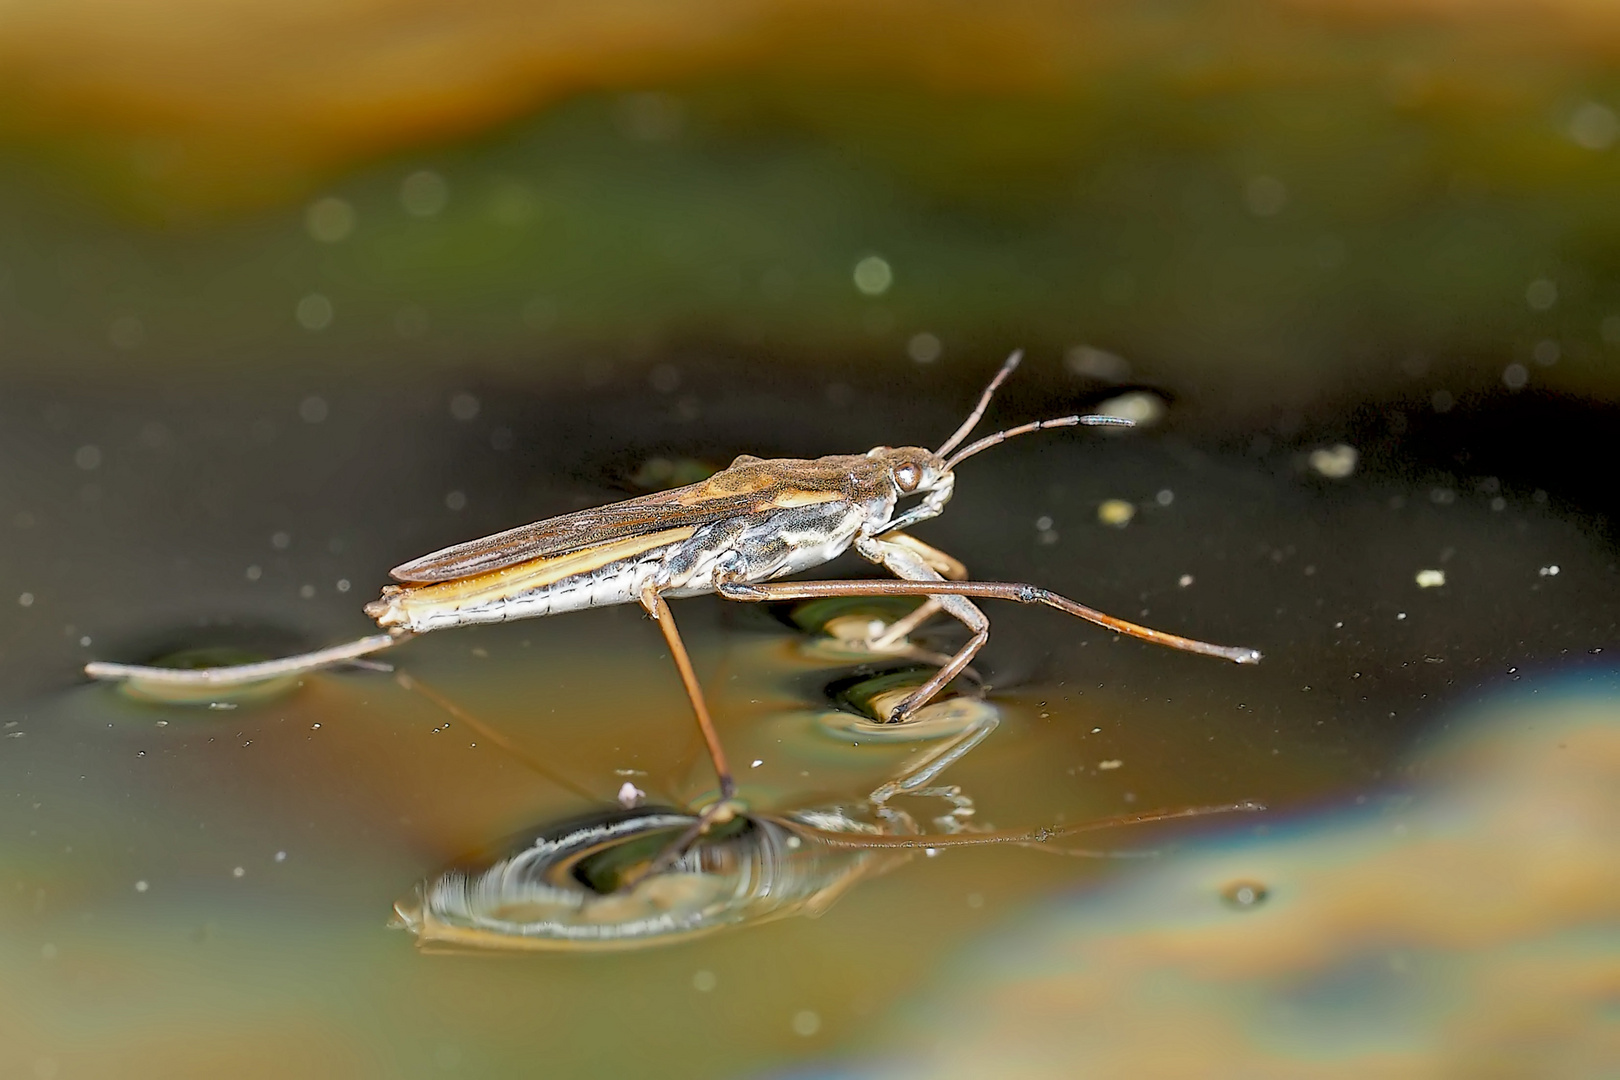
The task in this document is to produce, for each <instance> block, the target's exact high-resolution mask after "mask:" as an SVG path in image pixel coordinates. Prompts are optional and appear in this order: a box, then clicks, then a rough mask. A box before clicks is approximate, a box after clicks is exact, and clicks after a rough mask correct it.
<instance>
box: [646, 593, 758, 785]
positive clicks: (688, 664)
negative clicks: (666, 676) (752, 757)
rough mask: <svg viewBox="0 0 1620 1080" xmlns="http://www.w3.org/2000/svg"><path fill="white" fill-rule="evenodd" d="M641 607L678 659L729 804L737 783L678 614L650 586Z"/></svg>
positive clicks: (676, 663) (676, 661) (694, 711)
mask: <svg viewBox="0 0 1620 1080" xmlns="http://www.w3.org/2000/svg"><path fill="white" fill-rule="evenodd" d="M641 606H642V607H644V608H646V609H647V614H648V615H651V616H652V618H653V621H654V622H656V623H657V624H658V629H659V630H661V631H663V634H664V642H665V644H667V645H668V646H669V651H670V655H672V656H673V657H674V658H675V669H676V670H677V671H678V672H680V675H681V684H682V685H683V686H685V687H686V696H687V698H688V699H690V700H691V702H692V712H693V714H694V715H695V716H696V717H697V723H698V730H699V731H701V732H702V733H703V742H704V744H705V745H707V746H708V748H709V758H710V759H711V760H712V761H713V762H714V771H715V775H716V776H717V777H719V780H720V802H721V803H722V804H724V803H727V802H729V801H730V799H731V798H732V796H734V795H735V794H736V793H737V784H736V782H735V781H734V780H733V779H732V777H731V766H730V765H729V764H727V762H726V750H725V747H723V746H721V745H720V736H719V735H718V734H717V733H716V732H715V730H714V720H713V719H712V718H710V716H709V706H708V703H707V702H706V701H705V700H704V699H703V687H702V686H700V685H699V684H698V680H697V674H696V672H694V671H693V670H692V658H691V657H690V656H688V655H687V653H686V644H685V643H684V642H683V641H681V632H680V630H679V629H677V628H676V626H675V616H674V615H673V614H672V613H671V612H670V610H669V602H668V601H666V600H665V599H664V597H663V595H662V594H660V593H659V592H658V590H657V589H653V588H649V589H647V590H646V591H645V592H643V593H642V594H641Z"/></svg>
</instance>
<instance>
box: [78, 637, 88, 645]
mask: <svg viewBox="0 0 1620 1080" xmlns="http://www.w3.org/2000/svg"><path fill="white" fill-rule="evenodd" d="M79 644H80V645H89V644H90V635H88V634H86V635H85V636H84V637H81V638H80V639H79Z"/></svg>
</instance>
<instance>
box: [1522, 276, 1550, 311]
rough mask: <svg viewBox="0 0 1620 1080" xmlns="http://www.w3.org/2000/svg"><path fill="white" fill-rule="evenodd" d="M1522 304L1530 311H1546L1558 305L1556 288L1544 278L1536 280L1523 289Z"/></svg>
mask: <svg viewBox="0 0 1620 1080" xmlns="http://www.w3.org/2000/svg"><path fill="white" fill-rule="evenodd" d="M1524 302H1525V303H1526V304H1529V305H1530V310H1531V311H1546V310H1547V309H1549V308H1551V307H1552V306H1553V305H1554V304H1556V303H1558V286H1557V285H1556V284H1554V283H1553V282H1551V281H1549V280H1547V279H1546V278H1537V279H1536V280H1534V281H1532V282H1531V283H1530V284H1528V285H1526V286H1525V287H1524Z"/></svg>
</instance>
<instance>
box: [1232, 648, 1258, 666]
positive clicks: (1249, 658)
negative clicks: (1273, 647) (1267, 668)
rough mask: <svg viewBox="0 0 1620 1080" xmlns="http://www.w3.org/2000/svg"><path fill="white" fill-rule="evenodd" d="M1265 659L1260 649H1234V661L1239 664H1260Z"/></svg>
mask: <svg viewBox="0 0 1620 1080" xmlns="http://www.w3.org/2000/svg"><path fill="white" fill-rule="evenodd" d="M1263 657H1264V654H1263V653H1262V652H1261V651H1260V650H1259V649H1234V650H1233V656H1232V660H1233V661H1234V662H1236V663H1239V664H1258V663H1259V662H1260V661H1261V659H1263Z"/></svg>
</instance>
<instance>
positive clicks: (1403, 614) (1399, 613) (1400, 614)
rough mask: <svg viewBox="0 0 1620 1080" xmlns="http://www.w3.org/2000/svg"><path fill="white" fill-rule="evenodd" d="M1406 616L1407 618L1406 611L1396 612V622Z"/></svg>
mask: <svg viewBox="0 0 1620 1080" xmlns="http://www.w3.org/2000/svg"><path fill="white" fill-rule="evenodd" d="M1405 618H1406V612H1404V611H1399V612H1396V613H1395V621H1396V622H1400V621H1401V620H1403V619H1405Z"/></svg>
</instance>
